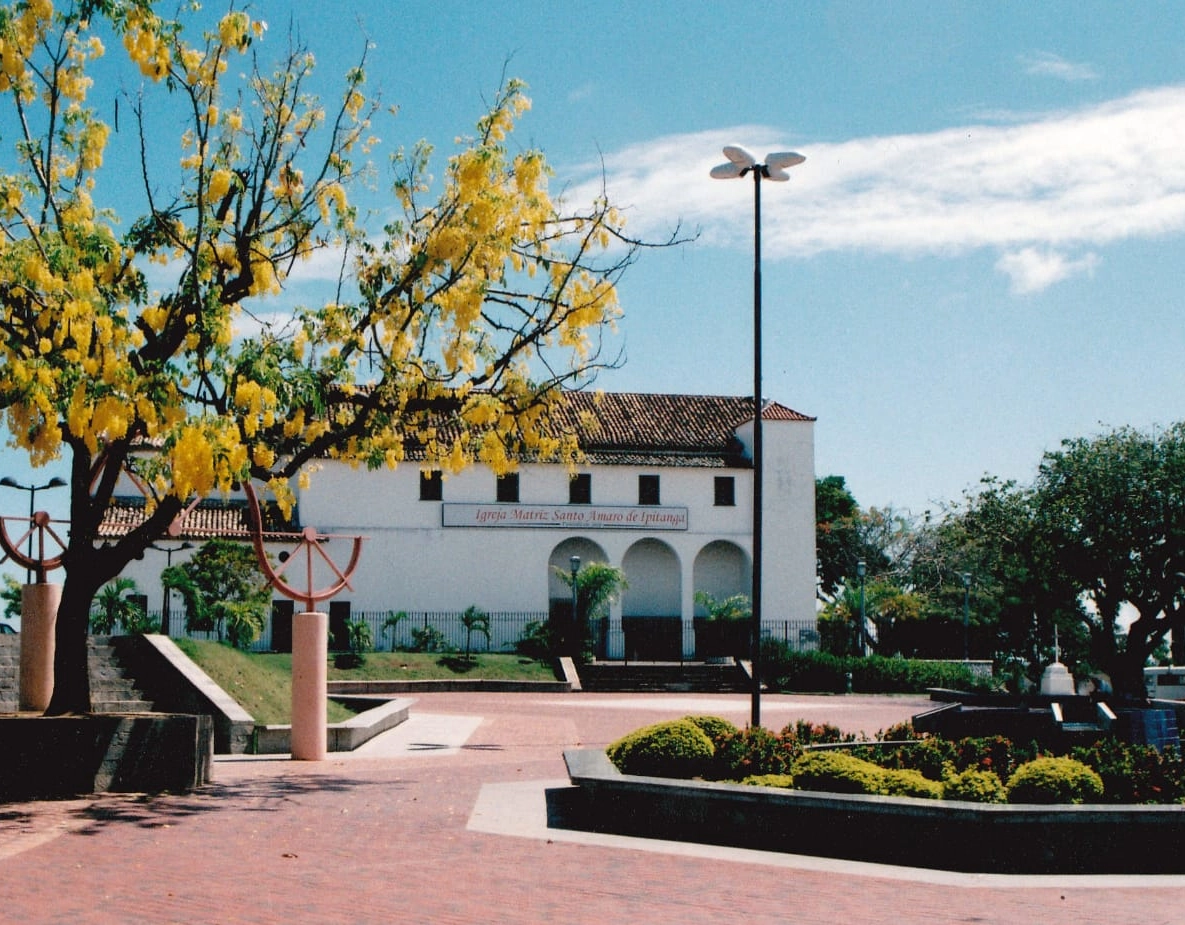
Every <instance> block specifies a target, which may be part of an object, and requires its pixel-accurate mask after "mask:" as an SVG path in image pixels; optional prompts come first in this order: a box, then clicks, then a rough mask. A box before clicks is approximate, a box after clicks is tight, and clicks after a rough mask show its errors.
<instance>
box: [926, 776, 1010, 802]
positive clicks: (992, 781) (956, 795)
mask: <svg viewBox="0 0 1185 925" xmlns="http://www.w3.org/2000/svg"><path fill="white" fill-rule="evenodd" d="M942 798H943V799H944V800H962V801H963V802H965V803H1006V802H1007V801H1008V791H1007V790H1006V789H1005V788H1004V784H1003V783H1001V782H1000V776H999V775H998V774H997V773H996V772H995V771H981V770H979V769H978V768H968V769H967V770H966V771H963V772H962V773H961V774H953V773H952V774H951V775H950V776H949V777H947V778H946V780H945V782H944V792H943V797H942Z"/></svg>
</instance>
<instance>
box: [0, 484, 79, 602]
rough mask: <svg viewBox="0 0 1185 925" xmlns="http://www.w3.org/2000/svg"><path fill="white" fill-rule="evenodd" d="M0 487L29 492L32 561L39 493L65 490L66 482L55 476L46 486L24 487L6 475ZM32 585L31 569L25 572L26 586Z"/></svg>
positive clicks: (30, 556) (29, 553)
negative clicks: (34, 519)
mask: <svg viewBox="0 0 1185 925" xmlns="http://www.w3.org/2000/svg"><path fill="white" fill-rule="evenodd" d="M0 485H3V486H4V487H5V488H16V489H19V490H20V491H27V492H28V493H29V549H28V556H29V558H30V559H32V558H33V515H34V514H36V503H37V502H36V500H35V499H36V497H37V492H39V491H42V490H44V489H46V488H63V487H65V485H66V482H65V481H64V480H63V479H60V478H58V477H57V476H54V477H53V478H52V479H50V480H49V481H48V482H46V483H45V484H44V485H22V484H21V483H20V482H18V481H16V479H13V478H11V477H9V476H7V475H6V476H4V478H2V479H0ZM32 583H33V572H32V570H30V569H26V570H25V584H32Z"/></svg>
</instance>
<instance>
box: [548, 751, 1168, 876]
mask: <svg viewBox="0 0 1185 925" xmlns="http://www.w3.org/2000/svg"><path fill="white" fill-rule="evenodd" d="M564 761H565V762H566V764H567V766H568V776H569V778H570V780H571V782H572V784H573V785H575V786H574V788H573V789H572V790H571V791H562V792H559V793H557V792H553V794H552V798H553V807H552V809H553V811H552V812H551V813H550V816H551V818H553V819H554V820H555V821H554V822H553V824H556V825H559V826H561V827H565V828H574V829H580V830H584V831H593V832H603V833H612V834H616V835H630V836H636V837H642V838H659V839H665V840H673V841H688V842H700V843H704V844H716V845H727V846H731V847H742V848H754V849H760V850H768V851H782V852H787V853H792V854H806V855H813V856H819V857H833V858H844V859H848V860H856V861H868V862H873V863H881V864H897V865H905V866H910V867H930V868H934V869H939V870H954V871H965V872H976V873H1000V874H1054V873H1058V874H1072V873H1079V874H1181V873H1185V854H1182V852H1181V851H1180V850H1179V846H1180V844H1181V839H1182V836H1183V835H1185V806H1179V805H1176V806H1114V805H1104V804H1086V805H1077V806H1071V805H1063V806H1041V805H1032V804H1027V805H1026V804H979V803H964V802H959V801H950V800H925V799H911V798H908V797H884V796H866V795H862V794H855V795H848V794H835V793H817V792H807V791H801V790H786V789H780V788H772V787H762V786H749V785H743V784H736V783H721V782H716V781H704V780H678V779H672V778H661V777H641V776H635V775H627V774H622V773H621V772H620V771H618V770H617V768H615V767H614V766H613V764H612V762H610V761H609V758H608V756H607V755H606V754H605V753H604V751H602V750H601V749H577V750H572V751H567V752H565V753H564Z"/></svg>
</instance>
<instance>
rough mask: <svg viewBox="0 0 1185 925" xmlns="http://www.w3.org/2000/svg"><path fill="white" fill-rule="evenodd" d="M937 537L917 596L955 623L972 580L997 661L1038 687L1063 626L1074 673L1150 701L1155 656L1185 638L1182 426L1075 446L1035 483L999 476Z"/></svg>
mask: <svg viewBox="0 0 1185 925" xmlns="http://www.w3.org/2000/svg"><path fill="white" fill-rule="evenodd" d="M927 535H928V546H927V548H926V550H925V552H924V554H922V555H919V556H918V558H917V561H916V565H915V577H916V580H917V582H918V584H919V586H921V587H924V588H925V589H926V590H927V592H928V594H929V596H930V598H931V600H940V601H944V602H945V605H944V608H943V609H946V610H948V611H949V612H952V613H957V607H958V604H957V603H956V601H961V596H962V587H961V583H959V582H958V581H957V576H958V575H959V574H960V573H961V572H966V573H968V574H971V575H972V581H973V587H974V588H975V589H976V598H975V617H976V619H977V620H979V621H981V625H983V626H985V627H990V628H991V630H992V635H993V637H994V638H995V639H996V640H998V648H997V655H998V656H999V657H1001V658H1013V659H1017V660H1020V661H1023V662H1025V663H1027V665H1028V672H1029V675H1030V678H1033V677H1034V676H1035V675H1036V674H1037V673H1039V671H1040V669H1041V666H1042V665H1043V664H1044V663H1045V662H1047V661H1048V660H1049V659H1050V658H1051V657H1052V648H1053V635H1054V628H1055V627H1056V628H1057V635H1058V644H1059V648H1060V655H1061V657H1062V658H1063V660H1064V661H1066V662H1067V664H1070V665H1071V666H1073V665H1075V664H1078V665H1080V666H1083V667H1086V668H1093V669H1102V670H1103V671H1105V672H1107V673H1108V674H1109V675H1110V676H1111V679H1112V683H1113V685H1114V686H1115V689H1116V690H1117V691H1120V692H1123V693H1127V694H1130V695H1132V696H1137V697H1138V696H1142V695H1143V690H1144V685H1143V677H1142V674H1143V666H1144V664H1145V663H1146V662H1147V660H1148V659H1149V657H1150V656H1152V655H1153V653H1155V652H1156V651H1157V649H1158V647H1159V646H1161V645H1162V643H1163V641H1164V640H1165V639H1166V638H1173V639H1174V641H1177V640H1179V639H1181V638H1182V637H1185V611H1183V610H1182V604H1183V602H1185V425H1182V424H1176V425H1173V426H1172V427H1169V428H1166V429H1164V430H1157V431H1153V432H1149V433H1146V432H1141V431H1138V430H1135V429H1133V428H1120V429H1117V430H1114V431H1112V432H1109V433H1105V434H1102V435H1100V436H1097V437H1091V438H1077V439H1071V440H1066V441H1064V442H1063V443H1062V445H1061V447H1060V448H1059V449H1058V450H1056V451H1051V452H1049V453H1046V454H1045V456H1044V458H1043V460H1042V461H1041V464H1040V466H1039V468H1038V471H1037V476H1036V478H1035V479H1034V481H1033V483H1032V485H1030V486H1027V487H1025V486H1019V485H1017V484H1015V483H1013V482H1001V481H999V480H995V479H990V478H989V479H987V480H985V482H984V484H983V485H982V486H981V489H980V491H979V492H978V493H976V494H974V495H971V496H969V497H968V498H966V499H965V500H964V503H963V504H962V505H961V506H959V507H958V508H957V509H955V510H954V511H952V512H950V513H949V514H948V516H947V517H946V518H945V519H944V520H943V521H942V522H941V523H939V524H936V525H934V527H933V528H932V529H930V530H929V531H928V534H927ZM1128 614H1132V615H1134V619H1133V620H1131V622H1130V625H1129V626H1128V627H1127V629H1126V631H1125V630H1124V621H1125V619H1126V618H1127V615H1128ZM1182 654H1185V653H1182Z"/></svg>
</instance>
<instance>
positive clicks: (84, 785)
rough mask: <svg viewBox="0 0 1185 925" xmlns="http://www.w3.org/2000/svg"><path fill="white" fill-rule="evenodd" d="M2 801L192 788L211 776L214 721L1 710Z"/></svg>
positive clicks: (165, 715) (182, 716)
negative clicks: (5, 712) (6, 712)
mask: <svg viewBox="0 0 1185 925" xmlns="http://www.w3.org/2000/svg"><path fill="white" fill-rule="evenodd" d="M0 755H3V756H4V759H3V761H0V802H14V801H19V800H33V799H52V798H60V797H72V796H76V795H79V794H88V793H104V792H109V791H110V792H132V793H141V792H143V793H160V792H164V791H170V792H174V793H177V792H186V791H190V790H193V789H195V788H197V787H200V786H202V785H203V784H207V783H209V781H210V766H211V762H212V761H213V756H214V726H213V723H212V721H211V720H210V717H208V716H190V715H185V714H173V713H138V714H117V713H110V714H97V713H96V714H89V715H86V716H30V715H16V716H0Z"/></svg>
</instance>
